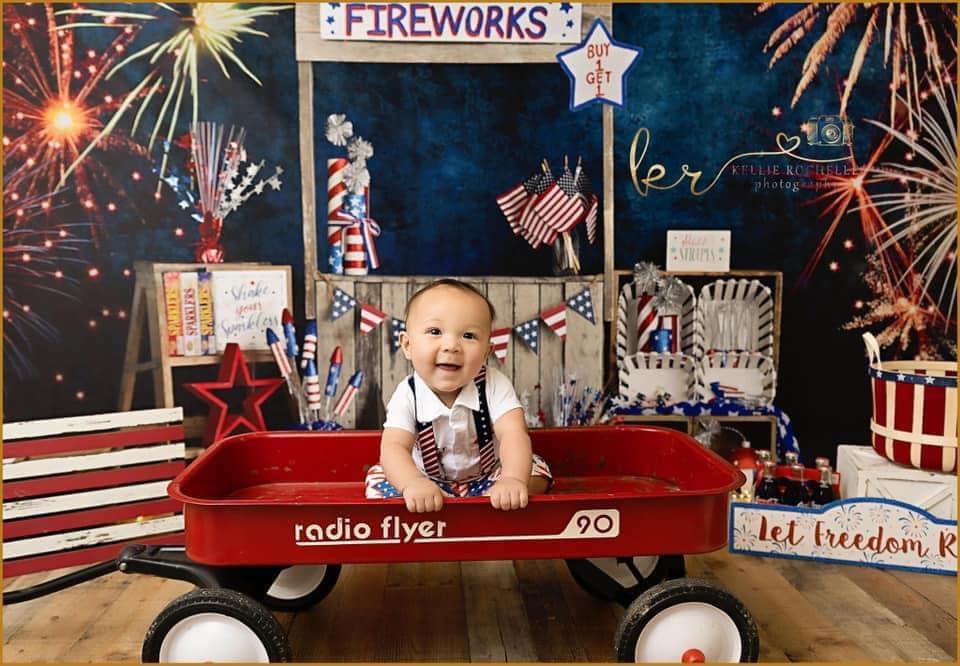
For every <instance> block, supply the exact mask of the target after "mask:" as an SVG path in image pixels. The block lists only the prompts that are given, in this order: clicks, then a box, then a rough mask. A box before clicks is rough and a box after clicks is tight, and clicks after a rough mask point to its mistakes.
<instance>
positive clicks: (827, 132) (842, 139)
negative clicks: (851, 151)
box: [804, 115, 853, 146]
mask: <svg viewBox="0 0 960 666" xmlns="http://www.w3.org/2000/svg"><path fill="white" fill-rule="evenodd" d="M804 128H805V129H806V132H807V143H808V144H809V145H811V146H849V145H850V142H851V141H853V124H852V123H849V122H847V121H846V120H844V119H843V118H841V117H840V116H829V115H824V116H814V117H813V118H810V119H809V120H807V122H806V123H804Z"/></svg>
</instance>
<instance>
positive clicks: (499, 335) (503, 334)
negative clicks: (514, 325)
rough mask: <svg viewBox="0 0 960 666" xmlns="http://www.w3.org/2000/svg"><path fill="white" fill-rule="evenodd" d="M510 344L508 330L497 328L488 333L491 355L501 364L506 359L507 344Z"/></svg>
mask: <svg viewBox="0 0 960 666" xmlns="http://www.w3.org/2000/svg"><path fill="white" fill-rule="evenodd" d="M509 342H510V329H509V328H498V329H496V330H494V331H490V344H491V345H492V346H493V353H494V355H495V356H496V357H497V360H498V361H500V363H501V364H503V363H504V362H506V359H507V344H508V343H509Z"/></svg>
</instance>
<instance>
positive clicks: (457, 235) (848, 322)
mask: <svg viewBox="0 0 960 666" xmlns="http://www.w3.org/2000/svg"><path fill="white" fill-rule="evenodd" d="M843 7H845V6H831V5H818V6H812V5H811V6H807V5H785V6H781V5H774V6H770V7H767V6H764V7H760V8H759V11H758V7H757V6H753V5H617V6H615V8H614V20H613V29H614V34H615V36H616V38H617V39H618V40H621V41H624V42H627V43H633V44H637V45H641V46H643V48H644V51H645V52H644V58H643V61H642V62H641V63H640V64H639V65H638V66H637V67H636V68H635V69H634V71H633V72H632V73H631V75H630V77H629V79H628V81H627V85H628V86H629V89H628V91H627V100H628V104H627V106H626V107H625V108H624V109H622V110H617V111H616V112H615V165H614V173H615V202H614V204H615V210H616V234H617V237H616V263H617V266H619V267H630V266H632V265H633V264H634V263H635V262H636V261H640V260H644V261H658V262H662V260H663V257H664V256H665V249H666V248H665V240H666V230H667V229H697V228H719V229H731V230H732V232H733V257H732V266H733V267H734V268H739V269H766V270H770V269H773V270H782V271H783V272H784V276H785V283H786V287H787V290H786V294H785V298H784V311H783V334H782V341H781V363H780V368H779V373H778V374H779V380H780V381H779V390H778V398H777V403H778V404H779V405H780V406H781V407H782V408H783V409H784V410H786V411H787V412H788V413H789V414H790V415H791V417H792V418H793V421H794V423H795V425H796V428H797V432H798V435H799V437H800V439H801V442H802V443H803V446H804V450H805V452H806V451H809V452H810V454H811V455H813V454H815V453H818V452H824V453H828V454H829V453H832V451H833V446H835V445H836V444H837V443H838V442H841V441H853V442H857V441H860V442H865V441H866V432H867V420H868V414H869V409H868V405H869V396H868V393H867V384H866V375H865V361H864V354H863V349H862V344H861V342H860V337H859V333H860V331H861V330H863V329H864V327H865V328H867V329H869V330H872V331H873V332H874V333H877V334H881V335H882V336H883V339H884V340H885V341H886V342H888V343H889V346H888V348H887V354H888V355H900V356H913V355H916V354H924V355H928V356H937V357H945V356H949V355H950V354H954V355H955V344H954V342H953V341H954V340H955V335H956V331H955V328H951V327H950V326H951V325H950V324H949V322H950V321H951V320H953V319H955V318H956V312H955V310H951V304H952V303H953V302H954V301H955V298H956V296H955V284H956V270H955V261H956V258H955V244H956V227H955V226H954V225H953V220H954V219H955V217H956V208H955V206H956V153H955V147H954V144H953V142H952V137H953V136H955V134H956V127H955V121H954V118H955V117H956V106H955V100H956V95H955V80H956V79H955V75H956V74H955V71H956V43H957V33H956V15H955V10H954V9H953V6H950V5H945V6H941V5H923V6H922V7H918V6H915V5H903V4H897V5H891V6H890V7H889V8H888V7H887V6H876V7H873V8H863V7H853V8H847V9H843ZM211 26H212V28H211ZM217 29H220V30H222V31H221V32H219V33H218V32H216V30H217ZM3 30H4V48H3V58H4V74H3V85H4V91H3V92H4V136H3V144H4V193H3V202H4V318H5V322H4V323H5V327H4V361H5V371H6V372H5V373H4V406H5V419H6V420H17V419H24V418H44V417H53V416H66V415H74V414H83V413H95V412H102V411H110V410H112V409H114V408H115V405H116V396H117V391H118V386H119V378H120V366H121V362H122V356H123V352H124V345H125V338H126V332H127V324H128V321H127V315H128V313H127V310H128V309H129V306H130V301H131V296H132V286H133V276H132V269H133V262H134V261H137V260H151V261H191V260H192V257H193V251H194V247H195V245H196V243H197V240H198V236H197V224H196V222H195V221H194V220H193V218H192V217H191V215H190V211H184V210H183V209H182V208H181V207H180V203H181V199H182V197H179V196H178V193H177V192H176V191H175V190H174V189H173V188H169V187H159V188H158V185H159V184H160V183H162V182H174V181H175V182H185V180H186V179H188V177H189V174H188V171H187V156H188V154H189V150H188V149H184V148H183V146H182V144H181V143H180V139H182V137H183V136H184V135H185V134H186V133H187V131H188V129H189V123H190V122H191V121H192V120H194V119H198V120H203V121H211V122H217V123H222V124H224V125H228V126H229V125H243V126H244V127H246V130H247V139H246V147H247V149H248V150H249V151H250V152H251V153H252V154H254V155H257V156H258V157H262V158H264V159H265V160H266V161H267V163H270V164H278V165H281V166H282V167H283V168H284V170H285V172H286V173H285V176H286V177H285V187H284V188H283V189H282V190H280V191H276V192H268V193H266V194H265V195H264V196H262V197H258V198H257V199H255V200H251V202H249V203H248V204H247V205H246V206H244V207H243V208H242V209H240V210H238V211H237V212H236V213H235V214H234V215H233V216H231V219H230V222H229V224H228V225H226V226H225V228H224V234H223V246H224V253H225V257H226V260H227V261H267V262H272V263H277V264H289V265H292V266H293V268H294V273H295V276H294V284H302V282H303V276H302V262H303V260H302V256H303V255H302V242H301V228H300V220H301V212H300V188H299V153H298V125H297V122H298V121H297V75H296V63H295V60H294V44H293V33H294V30H293V12H292V11H290V10H284V9H282V8H280V7H279V6H278V5H273V6H271V8H270V10H269V11H268V10H263V9H259V8H257V6H256V5H243V6H240V7H230V6H226V5H225V6H221V7H212V6H208V5H201V6H196V7H195V6H189V5H169V6H167V5H163V6H161V5H143V4H141V5H121V4H116V5H109V4H97V5H91V4H73V5H66V4H64V5H43V4H38V3H34V4H29V5H7V4H5V5H4V8H3ZM211 30H213V32H211ZM227 35H229V36H228V37H227ZM220 37H225V38H226V41H221V40H220ZM211 47H213V48H212V50H211ZM214 52H215V53H214ZM568 85H569V84H568V81H567V79H566V77H565V76H564V75H563V72H562V71H561V69H560V68H559V66H557V65H530V66H526V65H511V66H506V67H495V66H470V65H458V66H446V65H404V66H397V65H354V64H339V63H336V64H335V63H316V64H315V65H314V88H315V93H314V94H315V98H314V109H315V112H314V116H315V119H317V120H316V122H317V123H318V125H317V129H316V132H315V135H316V137H317V144H316V157H317V164H318V165H321V166H322V165H323V164H325V161H326V159H327V158H328V157H335V156H336V155H335V149H334V148H332V147H331V146H330V145H329V144H327V143H326V141H325V139H324V137H323V127H322V123H323V121H324V119H325V118H326V117H327V116H328V115H329V114H330V113H336V112H345V113H347V114H348V115H349V117H350V118H351V119H352V120H353V121H354V123H355V124H356V125H357V126H361V127H363V128H364V132H365V135H368V136H375V137H377V164H376V165H375V166H374V167H372V171H371V176H372V182H373V183H375V187H374V189H373V191H372V192H371V198H372V200H373V202H374V207H375V209H376V210H377V211H378V214H377V218H378V221H379V222H380V223H381V226H382V227H383V235H382V236H381V237H380V238H379V239H378V250H379V252H380V255H381V259H382V269H381V272H382V273H384V274H394V275H403V274H435V275H446V274H458V275H488V274H502V275H512V274H513V275H549V274H550V265H551V256H550V251H549V249H544V250H542V251H539V252H534V251H532V250H530V248H529V247H527V246H526V245H525V244H524V243H523V241H522V240H521V239H518V238H517V237H514V236H513V235H512V234H511V233H510V231H509V228H508V227H507V225H505V224H503V223H502V220H501V218H500V214H499V211H498V210H497V208H496V203H495V196H496V195H497V194H498V193H500V192H502V191H503V190H504V189H506V188H508V187H509V186H510V185H511V184H512V183H515V182H518V181H519V180H520V179H522V178H523V177H525V176H526V175H527V173H526V170H528V169H529V165H530V164H536V163H538V162H539V161H540V160H541V159H542V158H547V159H548V160H549V161H550V162H551V163H553V164H560V163H561V162H562V159H563V154H562V153H556V151H557V150H563V151H567V152H569V153H570V155H582V156H583V157H584V161H585V163H586V164H590V165H600V164H601V154H602V146H601V132H600V126H601V111H600V109H599V108H596V107H594V108H589V109H585V110H583V111H580V112H575V113H574V112H570V111H569V110H568V108H567V99H568V94H569V91H568ZM464 99H468V100H471V103H470V107H469V111H468V112H465V111H464V108H463V106H462V100H464ZM841 107H842V108H843V109H844V111H845V113H846V116H847V119H848V121H849V122H850V125H851V127H852V129H853V132H852V140H851V142H850V144H849V146H846V145H844V146H843V147H835V146H809V145H807V144H806V143H805V144H804V148H803V150H801V151H800V152H801V153H803V154H805V155H807V156H809V157H811V158H814V159H827V158H835V157H843V158H845V159H843V160H842V161H839V162H836V163H832V164H834V165H835V168H833V169H813V168H812V167H811V168H808V169H806V170H805V171H804V172H803V173H802V174H800V175H796V174H795V173H794V175H791V176H789V177H787V176H786V175H785V174H786V173H788V171H787V170H788V168H795V167H796V166H797V162H796V161H795V160H793V159H788V158H780V159H777V158H764V159H763V160H760V159H754V158H747V159H744V160H741V161H739V162H735V163H733V164H732V165H730V166H728V167H727V168H726V170H725V171H724V173H722V174H721V175H720V177H719V179H718V180H717V183H716V186H715V187H713V188H712V189H711V190H710V191H709V192H707V193H705V194H703V195H702V196H693V195H692V194H691V193H690V191H689V186H688V184H684V185H682V186H679V187H676V188H674V189H670V190H666V191H650V192H649V193H648V194H647V196H641V195H640V194H639V193H638V192H637V190H636V189H635V188H634V187H633V185H632V183H631V181H630V169H631V165H630V164H629V163H628V150H629V146H630V142H631V140H632V139H633V136H634V134H635V133H636V131H637V130H638V129H639V128H641V127H646V128H648V129H649V131H650V144H649V148H648V151H647V153H646V155H645V158H644V164H642V165H641V166H640V167H639V172H640V175H641V177H642V176H643V175H644V174H645V172H646V169H647V168H649V166H651V165H653V164H657V163H658V164H662V165H663V166H664V168H665V169H666V170H667V173H668V174H669V175H668V176H667V177H666V178H665V179H664V180H665V182H672V181H673V180H674V179H675V178H676V175H677V174H679V173H680V170H681V167H682V165H684V164H686V165H689V167H690V169H692V170H702V171H703V173H704V181H705V182H709V181H710V180H711V179H712V178H713V176H714V174H715V173H716V170H717V169H719V168H720V167H721V165H723V164H724V162H726V161H727V160H728V159H729V158H730V157H732V156H734V155H737V154H741V153H745V152H750V151H758V150H769V149H770V148H771V147H772V146H773V145H774V140H775V136H776V134H777V133H778V132H786V133H788V134H793V135H801V136H804V135H805V132H806V130H807V129H809V127H810V123H811V122H814V123H815V122H816V119H817V118H819V117H821V116H823V115H829V114H837V113H839V112H840V109H841ZM597 168H599V167H598V166H597ZM777 169H778V170H779V171H776V170H777ZM317 172H318V173H323V169H322V168H319V169H318V170H317ZM590 176H591V178H592V179H593V180H594V181H596V182H599V181H600V180H601V174H600V173H599V171H597V172H596V173H591V174H590ZM163 179H167V180H166V181H164V180H163ZM171 179H172V181H171ZM61 183H62V187H59V188H58V186H60V185H61ZM321 190H322V184H321ZM319 196H320V197H321V199H322V197H323V192H322V191H321V192H319ZM319 232H320V236H321V237H322V236H323V234H324V229H323V228H321V229H319ZM580 246H581V263H582V266H583V271H584V272H585V273H597V272H600V271H601V270H602V259H601V254H600V246H599V245H598V246H589V245H587V244H586V243H581V244H580ZM423 257H429V261H428V262H424V260H423ZM295 294H296V298H297V299H302V289H295ZM295 305H296V309H297V312H300V313H302V311H303V309H302V302H300V301H299V300H298V301H297V302H296V303H295ZM321 344H322V341H321ZM146 392H147V393H148V391H146ZM145 397H147V396H142V397H141V398H140V401H141V404H140V405H138V406H144V403H145V402H146V401H145V400H144V398H145Z"/></svg>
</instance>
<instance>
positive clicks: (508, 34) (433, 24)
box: [320, 2, 582, 44]
mask: <svg viewBox="0 0 960 666" xmlns="http://www.w3.org/2000/svg"><path fill="white" fill-rule="evenodd" d="M581 14H582V10H581V6H580V4H575V3H571V2H544V3H525V2H490V3H487V2H482V3H481V2H431V3H425V2H421V3H407V2H389V3H376V4H374V3H365V2H327V3H324V4H323V5H322V6H321V9H320V26H321V35H322V36H323V38H324V39H331V40H354V41H392V42H499V43H504V42H511V43H520V44H548V43H572V42H576V41H577V40H578V39H580V18H581Z"/></svg>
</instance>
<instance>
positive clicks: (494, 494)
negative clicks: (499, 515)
mask: <svg viewBox="0 0 960 666" xmlns="http://www.w3.org/2000/svg"><path fill="white" fill-rule="evenodd" d="M490 504H492V505H493V508H494V509H501V510H502V511H510V510H511V509H522V508H524V507H525V506H527V484H526V483H525V482H524V481H521V480H520V479H514V478H513V477H510V476H503V477H500V479H499V480H498V481H497V482H496V483H495V484H493V487H491V488H490Z"/></svg>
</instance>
